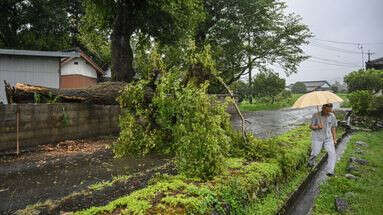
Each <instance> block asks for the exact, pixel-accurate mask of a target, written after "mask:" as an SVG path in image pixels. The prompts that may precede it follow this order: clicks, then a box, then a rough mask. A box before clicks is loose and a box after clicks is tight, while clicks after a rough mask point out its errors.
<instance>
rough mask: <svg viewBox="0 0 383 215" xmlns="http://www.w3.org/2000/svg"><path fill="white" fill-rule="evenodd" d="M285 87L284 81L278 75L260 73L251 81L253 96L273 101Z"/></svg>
mask: <svg viewBox="0 0 383 215" xmlns="http://www.w3.org/2000/svg"><path fill="white" fill-rule="evenodd" d="M285 87H286V80H285V79H283V78H280V77H279V75H278V73H273V72H261V73H259V74H257V76H255V78H254V80H253V89H252V90H253V94H254V95H255V96H257V97H258V98H263V97H269V98H271V101H272V102H274V101H275V97H276V96H277V95H278V94H279V93H281V92H282V91H283V90H284V89H285Z"/></svg>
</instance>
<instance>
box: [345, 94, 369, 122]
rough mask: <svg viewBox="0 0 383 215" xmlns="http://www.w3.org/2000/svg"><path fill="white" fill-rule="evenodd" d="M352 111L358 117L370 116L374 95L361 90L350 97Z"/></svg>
mask: <svg viewBox="0 0 383 215" xmlns="http://www.w3.org/2000/svg"><path fill="white" fill-rule="evenodd" d="M348 99H349V100H350V104H351V107H352V110H353V111H354V112H355V113H356V114H358V115H362V116H365V115H368V113H369V110H370V108H371V102H372V99H373V95H372V94H371V92H370V91H367V90H359V91H355V92H353V93H350V94H349V95H348Z"/></svg>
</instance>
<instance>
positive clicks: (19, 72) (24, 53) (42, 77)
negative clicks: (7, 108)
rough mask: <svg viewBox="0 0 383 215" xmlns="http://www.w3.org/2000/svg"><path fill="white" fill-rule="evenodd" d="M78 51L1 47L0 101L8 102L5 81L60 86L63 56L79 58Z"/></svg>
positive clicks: (12, 83) (13, 83)
mask: <svg viewBox="0 0 383 215" xmlns="http://www.w3.org/2000/svg"><path fill="white" fill-rule="evenodd" d="M78 57H80V54H79V53H78V52H74V51H71V52H59V51H29V50H13V49H0V103H1V102H2V103H6V102H7V101H6V96H5V89H4V81H7V82H8V83H10V84H11V85H15V84H16V83H18V82H22V83H28V84H32V85H40V86H45V87H51V88H59V87H60V80H61V78H60V76H61V73H62V68H61V66H60V62H61V59H62V58H78Z"/></svg>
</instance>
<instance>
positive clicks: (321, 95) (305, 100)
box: [293, 91, 343, 124]
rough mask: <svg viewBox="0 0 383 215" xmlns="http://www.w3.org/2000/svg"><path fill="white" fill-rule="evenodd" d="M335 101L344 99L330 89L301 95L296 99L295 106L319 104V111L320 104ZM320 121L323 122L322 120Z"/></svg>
mask: <svg viewBox="0 0 383 215" xmlns="http://www.w3.org/2000/svg"><path fill="white" fill-rule="evenodd" d="M334 102H343V99H341V98H340V97H339V96H337V95H336V94H334V93H332V92H330V91H313V92H311V93H306V94H304V95H302V96H301V97H299V98H298V100H297V101H295V103H294V105H293V108H304V107H311V106H317V110H318V112H319V106H320V105H324V104H329V103H334ZM319 119H320V118H319ZM320 123H321V124H322V120H321V121H320Z"/></svg>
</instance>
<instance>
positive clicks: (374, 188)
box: [314, 131, 383, 215]
mask: <svg viewBox="0 0 383 215" xmlns="http://www.w3.org/2000/svg"><path fill="white" fill-rule="evenodd" d="M359 140H360V141H364V142H366V143H368V144H369V146H368V147H367V148H363V147H360V148H362V149H363V150H365V154H364V155H359V154H357V153H356V152H355V149H356V148H357V146H356V145H355V144H354V143H355V142H356V141H359ZM382 155H383V131H380V132H374V133H366V132H360V133H357V134H355V135H354V136H353V137H352V138H351V140H350V142H349V144H348V146H347V149H346V151H345V154H344V155H343V157H342V159H341V160H340V162H338V163H337V166H336V169H335V174H336V176H335V177H333V178H329V179H328V180H327V182H326V183H325V184H323V185H321V188H320V195H319V196H318V197H317V199H316V200H315V207H314V214H338V213H337V212H336V210H335V204H334V201H335V198H336V197H343V198H345V199H346V200H347V201H348V203H349V205H350V209H349V210H348V211H347V212H346V214H367V215H368V214H371V215H375V214H382V213H383V156H382ZM350 157H359V158H363V159H366V160H368V162H369V164H368V165H366V166H359V171H358V172H354V173H353V174H354V175H357V176H358V179H356V180H349V179H346V178H345V177H344V175H345V174H346V173H347V172H346V167H347V165H348V160H349V158H350ZM346 193H348V195H346Z"/></svg>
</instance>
